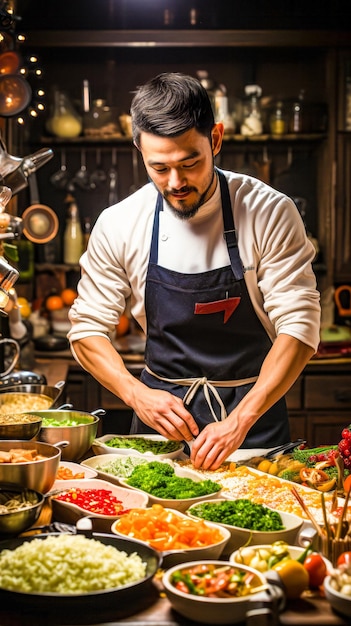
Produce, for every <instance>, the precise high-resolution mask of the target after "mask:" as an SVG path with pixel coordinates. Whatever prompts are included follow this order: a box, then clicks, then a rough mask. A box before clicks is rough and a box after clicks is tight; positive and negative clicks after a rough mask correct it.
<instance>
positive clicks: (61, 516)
mask: <svg viewBox="0 0 351 626" xmlns="http://www.w3.org/2000/svg"><path fill="white" fill-rule="evenodd" d="M72 488H73V489H106V490H107V491H110V492H111V493H112V495H113V496H115V497H116V498H117V499H118V500H120V501H121V502H122V504H123V508H124V509H133V508H145V507H147V505H148V496H147V494H145V493H144V492H141V491H136V490H132V489H125V488H124V487H120V486H118V485H113V484H112V483H109V482H107V481H105V480H100V479H99V478H89V479H82V480H67V481H65V485H64V486H63V488H62V489H61V490H60V491H65V490H67V489H72ZM55 495H58V494H56V493H55V491H53V496H52V498H51V505H52V513H53V517H54V519H55V520H57V521H58V522H65V523H66V524H75V523H76V522H77V521H78V520H79V519H80V518H82V517H90V518H92V519H93V521H94V524H93V526H94V530H96V531H100V532H110V530H111V525H112V523H113V522H114V521H115V520H116V519H117V518H118V515H115V516H113V515H101V514H99V513H91V512H90V511H87V510H86V509H83V508H82V507H80V506H78V505H76V504H72V503H70V502H62V501H60V500H57V498H55Z"/></svg>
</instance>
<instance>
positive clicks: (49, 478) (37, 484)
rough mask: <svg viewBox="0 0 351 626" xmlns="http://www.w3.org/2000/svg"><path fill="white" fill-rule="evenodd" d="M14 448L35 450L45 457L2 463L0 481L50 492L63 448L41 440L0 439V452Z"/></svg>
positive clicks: (41, 491)
mask: <svg viewBox="0 0 351 626" xmlns="http://www.w3.org/2000/svg"><path fill="white" fill-rule="evenodd" d="M62 445H63V446H64V445H65V442H62ZM14 448H20V449H21V450H35V451H36V453H37V454H40V455H42V456H43V457H44V458H43V459H41V460H37V461H24V462H21V463H0V483H14V484H16V485H21V486H22V487H27V488H28V489H34V491H39V493H44V494H45V493H46V492H48V491H49V490H50V489H51V487H52V486H53V484H54V482H55V478H56V474H57V470H58V468H59V465H60V460H61V449H60V448H59V447H58V446H51V445H50V444H48V443H41V442H39V441H20V440H9V441H0V454H1V452H9V451H10V450H12V449H14Z"/></svg>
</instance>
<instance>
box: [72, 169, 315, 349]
mask: <svg viewBox="0 0 351 626" xmlns="http://www.w3.org/2000/svg"><path fill="white" fill-rule="evenodd" d="M225 175H226V177H227V180H228V184H229V190H230V196H231V201H232V207H233V213H234V223H235V228H236V231H237V239H238V246H239V252H240V257H241V260H242V263H243V266H244V270H245V282H246V284H247V287H248V291H249V294H250V298H251V301H252V303H253V306H254V308H255V311H256V313H257V315H258V317H259V319H260V320H261V322H262V323H263V325H264V328H265V329H266V331H267V333H268V335H269V336H270V338H271V340H272V341H274V338H275V337H276V336H277V335H279V334H280V333H285V334H288V335H291V336H293V337H295V338H297V339H299V340H300V341H302V342H303V343H305V344H307V345H308V346H311V347H312V348H313V349H314V350H316V349H317V346H318V343H319V325H320V304H319V292H318V291H317V289H316V280H315V276H314V273H313V271H312V265H311V262H312V259H313V257H314V254H315V251H314V248H313V245H312V243H311V242H310V241H309V239H308V238H307V237H306V233H305V228H304V225H303V222H302V220H301V217H300V215H299V213H298V210H297V208H296V206H295V204H294V202H293V201H292V200H290V199H289V198H287V196H285V195H284V194H282V193H280V192H278V191H276V190H275V189H273V188H272V187H269V186H268V185H266V184H265V183H263V182H261V181H259V180H257V179H255V178H253V177H250V176H246V175H244V174H237V173H231V172H225ZM156 198H157V191H156V189H155V187H154V185H153V184H152V183H149V184H147V185H145V186H144V187H142V188H141V189H139V190H138V191H137V192H136V193H134V194H133V195H131V196H129V197H128V198H126V199H125V200H123V201H122V202H119V203H118V204H116V205H114V206H111V207H109V208H107V209H105V210H104V211H103V212H102V213H101V214H100V216H99V218H98V219H97V221H96V224H95V226H94V228H93V231H92V234H91V236H90V239H89V245H88V250H87V251H86V252H85V253H84V254H83V256H82V257H81V260H80V264H81V270H82V275H81V279H80V281H79V284H78V297H77V299H76V301H75V302H74V304H73V306H72V308H71V310H70V314H69V317H70V320H71V323H72V327H71V330H70V332H69V333H68V337H69V340H70V342H71V344H72V343H73V342H74V341H75V340H78V339H82V338H84V337H88V336H92V335H103V336H105V335H106V336H109V335H110V334H111V333H112V332H113V330H114V327H115V325H116V324H117V323H118V319H119V316H120V315H121V313H123V311H124V309H125V306H126V301H127V299H129V300H130V310H131V313H132V315H133V317H134V318H135V319H136V320H137V322H138V323H139V324H140V326H141V328H142V329H143V330H144V332H147V320H146V315H145V307H144V295H145V279H146V273H147V267H148V262H149V253H150V242H151V235H152V226H153V219H154V212H155V204H156ZM158 263H159V265H162V266H163V267H167V268H168V269H171V270H174V271H177V272H180V273H199V272H205V271H208V270H212V269H215V268H219V267H223V266H227V265H228V264H229V255H228V250H227V246H226V243H225V240H224V237H223V219H222V209H221V201H220V189H219V185H218V184H217V188H216V191H215V193H214V194H213V196H212V197H211V198H210V200H209V201H208V202H206V204H205V205H203V206H202V207H201V209H200V210H199V212H198V213H197V215H196V216H195V217H194V218H191V219H190V220H181V219H179V218H178V217H176V216H175V215H174V213H173V212H172V210H171V209H170V208H169V207H168V206H167V204H166V203H164V210H163V211H162V212H161V213H160V229H159V255H158Z"/></svg>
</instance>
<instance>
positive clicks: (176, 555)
mask: <svg viewBox="0 0 351 626" xmlns="http://www.w3.org/2000/svg"><path fill="white" fill-rule="evenodd" d="M168 510H169V511H170V512H171V513H172V515H177V516H178V517H180V518H181V519H185V520H187V519H188V516H187V515H185V514H184V513H181V512H180V511H175V510H171V509H168ZM166 511H167V509H166ZM173 519H174V518H173ZM197 521H199V520H197ZM205 523H206V526H208V527H210V528H216V529H217V530H219V531H220V533H221V535H222V539H221V541H219V542H217V543H213V544H212V545H209V546H204V547H199V548H184V549H182V550H167V551H164V552H161V555H162V568H163V569H165V568H167V567H172V566H173V565H176V564H177V563H186V562H187V561H189V560H194V559H200V560H201V559H219V558H220V556H221V554H222V552H223V550H224V548H225V546H226V544H227V542H228V541H229V538H230V533H229V531H228V530H227V529H226V528H222V527H220V526H219V524H212V523H211V522H205ZM119 526H120V520H116V521H115V522H113V524H112V526H111V532H112V533H113V534H115V535H118V536H119V537H124V538H126V537H127V539H130V538H131V537H129V536H128V535H125V534H123V533H121V532H119ZM133 539H137V540H138V541H142V540H141V539H139V538H138V537H136V536H135V535H133ZM143 543H147V544H148V542H144V541H143ZM151 547H153V546H151Z"/></svg>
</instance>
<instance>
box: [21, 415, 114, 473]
mask: <svg viewBox="0 0 351 626" xmlns="http://www.w3.org/2000/svg"><path fill="white" fill-rule="evenodd" d="M31 413H32V414H33V415H37V416H38V417H41V419H42V426H41V429H40V431H39V434H38V439H39V440H40V441H45V442H46V443H51V444H52V445H55V444H57V443H58V442H60V441H68V445H67V446H66V447H65V448H64V449H63V450H62V460H63V461H79V460H80V459H81V458H82V457H83V456H84V454H85V453H86V452H88V450H89V448H90V447H91V444H92V442H93V441H94V439H95V437H96V433H97V429H98V425H99V421H100V420H99V417H98V415H104V414H105V411H104V410H103V409H97V410H96V411H93V412H92V413H85V412H84V411H74V410H72V411H71V410H70V411H67V410H63V409H57V410H54V409H50V410H49V411H31ZM45 419H49V420H50V419H52V420H55V423H59V422H62V426H59V425H57V426H45ZM73 421H74V422H76V423H77V425H76V426H67V423H68V422H73Z"/></svg>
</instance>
